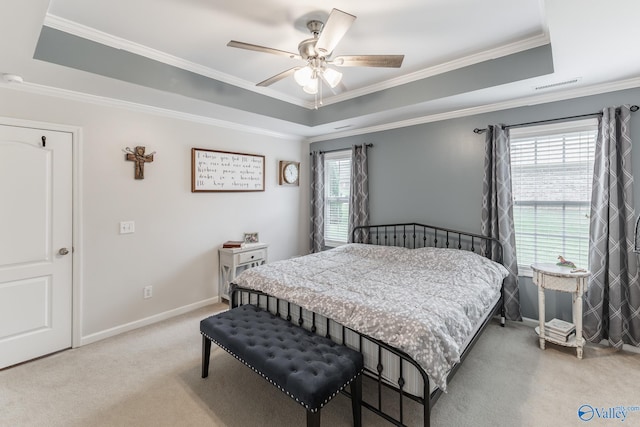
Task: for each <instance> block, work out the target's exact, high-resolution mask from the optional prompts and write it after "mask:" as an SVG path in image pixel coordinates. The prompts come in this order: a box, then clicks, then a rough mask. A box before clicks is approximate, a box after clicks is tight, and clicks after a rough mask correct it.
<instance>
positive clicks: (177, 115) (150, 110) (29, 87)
mask: <svg viewBox="0 0 640 427" xmlns="http://www.w3.org/2000/svg"><path fill="white" fill-rule="evenodd" d="M0 88H4V89H11V90H16V91H21V92H28V93H33V94H37V95H45V96H52V97H56V98H62V99H67V100H71V101H79V102H86V103H89V104H95V105H100V106H106V107H114V108H121V109H126V110H129V111H135V112H139V113H147V114H153V115H157V116H162V117H167V118H172V119H178V120H185V121H189V122H194V123H200V124H205V125H210V126H217V127H221V128H225V129H232V130H236V131H240V132H249V133H253V134H258V135H265V136H270V137H275V138H280V139H287V140H301V139H302V137H301V136H299V135H293V134H286V133H281V132H274V131H270V130H266V129H263V128H258V127H254V126H248V125H242V124H238V123H234V122H230V121H227V120H220V119H214V118H211V117H207V116H201V115H198V114H191V113H185V112H181V111H176V110H171V109H168V108H160V107H154V106H151V105H147V104H140V103H136V102H131V101H123V100H120V99H115V98H109V97H106V96H99V95H93V94H88V93H83V92H77V91H73V90H68V89H61V88H56V87H52V86H45V85H40V84H36V83H30V82H24V83H20V84H14V83H10V84H0Z"/></svg>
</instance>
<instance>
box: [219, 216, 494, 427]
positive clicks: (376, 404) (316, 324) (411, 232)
mask: <svg viewBox="0 0 640 427" xmlns="http://www.w3.org/2000/svg"><path fill="white" fill-rule="evenodd" d="M352 241H353V242H355V243H366V244H373V245H383V246H398V247H405V248H410V249H415V248H422V247H441V248H451V249H460V250H469V251H472V252H476V253H479V254H480V255H482V256H485V257H487V258H490V259H493V260H495V261H497V262H502V245H501V244H500V243H499V242H498V241H497V240H495V239H493V238H489V237H486V236H482V235H479V234H473V233H466V232H464V231H457V230H453V229H447V228H442V227H435V226H431V225H424V224H417V223H407V224H389V225H371V226H362V227H357V228H355V229H354V230H353V233H352ZM229 301H230V306H231V307H232V308H233V307H237V306H239V305H243V304H249V303H250V304H254V305H257V306H259V307H261V308H264V309H266V310H268V311H271V312H272V313H274V314H275V315H276V316H279V317H282V318H284V319H286V320H288V321H290V322H296V323H297V324H298V325H299V326H302V327H305V328H307V329H309V330H310V331H312V332H314V333H319V334H320V333H322V334H324V335H325V336H326V337H328V338H331V339H333V340H334V341H336V342H338V343H341V344H345V345H349V346H350V347H352V348H355V349H356V350H358V351H361V352H362V351H363V350H362V349H363V347H364V346H369V347H370V346H372V345H373V346H374V348H377V363H376V364H375V367H373V368H372V367H371V366H367V367H365V373H364V374H365V375H366V376H367V377H369V378H370V379H372V380H373V381H374V382H375V384H376V387H375V390H374V393H373V395H374V398H373V399H374V400H375V401H370V400H368V399H367V400H365V397H366V396H363V400H362V406H364V407H365V408H367V409H369V410H371V411H372V412H374V413H375V414H377V415H379V416H381V417H382V418H384V419H385V420H387V421H389V422H390V423H392V424H394V425H397V426H405V425H406V424H405V416H404V415H405V414H404V405H405V401H406V400H407V399H409V400H412V401H415V402H418V403H419V404H421V405H422V407H423V420H424V426H425V427H428V426H430V414H431V408H432V407H433V405H434V404H435V403H436V401H437V400H438V398H439V397H440V395H441V394H442V390H441V389H439V388H436V389H435V390H434V391H433V392H431V393H430V392H429V390H430V387H429V378H428V376H427V374H426V372H425V370H424V369H423V368H422V367H421V366H420V365H419V364H418V363H417V362H416V361H415V360H413V359H412V358H411V357H410V356H409V355H408V354H406V353H405V352H403V351H401V350H399V349H397V348H394V347H391V346H390V345H388V344H386V343H384V342H382V341H380V340H377V339H375V338H372V337H369V336H367V335H364V334H361V333H359V332H357V331H354V330H352V329H349V328H346V327H344V326H342V325H340V324H338V323H337V322H334V321H333V320H331V319H327V318H324V317H323V316H320V315H317V314H316V313H313V312H310V311H307V310H306V309H304V308H302V307H298V306H296V305H295V304H292V303H290V302H288V301H286V300H281V299H278V298H275V297H272V296H270V295H267V294H265V293H263V292H260V291H256V290H252V289H247V288H241V287H239V286H237V285H235V284H232V285H231V295H230V300H229ZM498 314H499V315H500V317H501V322H500V324H501V326H504V324H505V308H504V285H503V288H502V290H501V294H500V298H499V300H498V301H497V303H496V304H495V305H494V307H493V308H492V309H491V314H490V315H489V316H487V318H486V319H485V321H484V322H483V324H482V325H481V327H480V328H479V329H478V330H477V332H476V333H475V334H474V336H473V337H472V338H471V340H470V341H469V344H468V345H467V347H466V348H465V349H464V351H463V353H462V354H461V356H460V362H458V363H456V364H455V365H454V366H453V368H452V369H451V371H450V372H449V374H448V376H447V382H449V381H450V380H451V379H452V378H453V376H454V375H455V373H456V372H457V370H458V368H459V367H460V365H461V364H462V362H463V361H464V359H465V358H466V357H467V355H468V354H469V352H470V351H471V349H472V348H473V346H474V344H475V343H476V341H477V340H478V338H479V337H480V335H481V334H482V332H483V331H484V329H485V328H486V326H487V325H488V324H489V322H490V321H491V319H492V318H493V317H494V316H496V315H498ZM305 318H306V319H307V320H305ZM334 325H337V328H336V326H334ZM332 326H333V328H332ZM383 352H386V353H385V354H386V355H387V358H388V355H389V354H390V355H392V357H393V358H395V359H394V360H396V362H397V366H399V373H400V375H399V378H398V379H397V381H396V383H395V384H393V383H391V381H389V380H388V379H385V378H384V377H383V373H384V370H385V365H384V363H383V358H384V357H383ZM405 363H408V364H410V365H412V366H414V367H415V368H416V370H417V372H418V373H419V374H420V376H421V377H422V383H423V393H422V396H423V397H421V396H417V395H414V394H411V393H408V392H407V391H405V390H404V387H405V378H404V367H405V366H406V365H405ZM383 390H391V391H392V392H394V393H396V394H397V397H398V400H397V406H394V407H392V408H395V409H396V410H395V411H391V410H388V409H386V408H383V406H385V407H388V405H386V398H387V396H386V395H385V396H384V399H383ZM343 393H345V394H346V395H350V394H349V393H348V392H347V391H343ZM383 400H384V401H385V402H384V403H385V404H384V405H383Z"/></svg>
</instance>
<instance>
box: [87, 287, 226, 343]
mask: <svg viewBox="0 0 640 427" xmlns="http://www.w3.org/2000/svg"><path fill="white" fill-rule="evenodd" d="M217 302H220V297H214V298H208V299H205V300H202V301H198V302H196V303H193V304H189V305H185V306H182V307H178V308H174V309H173V310H169V311H165V312H163V313H158V314H154V315H153V316H149V317H145V318H144V319H140V320H136V321H134V322H129V323H125V324H124V325H120V326H116V327H113V328H110V329H105V330H104V331H100V332H96V333H93V334H90V335H86V336H83V337H81V338H80V344H79V345H78V346H77V347H82V346H83V345H87V344H91V343H94V342H96V341H100V340H103V339H105V338H109V337H113V336H116V335H120V334H122V333H125V332H129V331H132V330H134V329H138V328H141V327H143V326H148V325H152V324H154V323H157V322H160V321H162V320H166V319H170V318H172V317H175V316H179V315H181V314H185V313H188V312H190V311H193V310H197V309H199V308H202V307H206V306H208V305H212V304H215V303H217Z"/></svg>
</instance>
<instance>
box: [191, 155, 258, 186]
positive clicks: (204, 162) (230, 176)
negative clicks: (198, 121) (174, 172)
mask: <svg viewBox="0 0 640 427" xmlns="http://www.w3.org/2000/svg"><path fill="white" fill-rule="evenodd" d="M264 164H265V161H264V156H263V155H260V154H245V153H233V152H230V151H218V150H207V149H204V148H192V149H191V192H192V193H199V192H229V191H231V192H233V191H264Z"/></svg>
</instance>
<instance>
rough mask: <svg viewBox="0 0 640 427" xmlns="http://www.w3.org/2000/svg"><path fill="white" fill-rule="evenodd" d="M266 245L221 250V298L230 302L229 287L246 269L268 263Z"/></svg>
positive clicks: (248, 244)
mask: <svg viewBox="0 0 640 427" xmlns="http://www.w3.org/2000/svg"><path fill="white" fill-rule="evenodd" d="M268 247H269V245H268V244H266V243H247V244H246V246H245V247H243V248H222V247H221V248H219V249H218V261H219V265H220V281H219V283H220V296H221V297H222V298H224V299H226V300H227V301H228V300H229V285H230V284H231V282H232V281H233V279H235V278H236V276H237V275H238V274H239V273H240V272H241V271H242V270H244V269H245V268H252V267H257V266H258V265H262V264H266V263H267V249H268Z"/></svg>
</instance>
